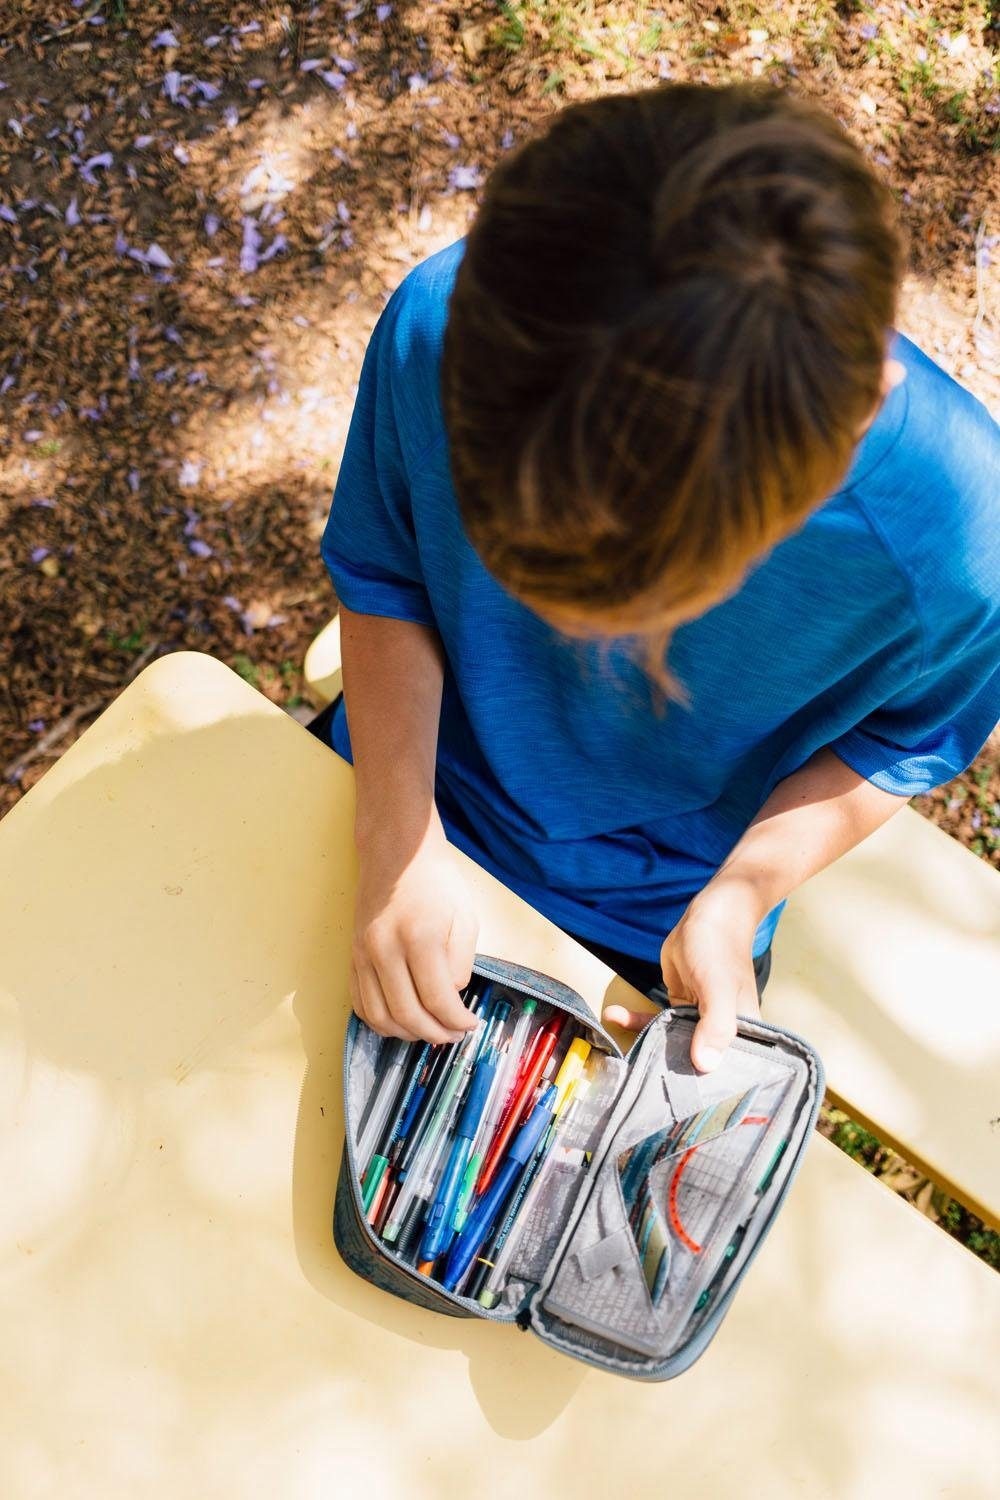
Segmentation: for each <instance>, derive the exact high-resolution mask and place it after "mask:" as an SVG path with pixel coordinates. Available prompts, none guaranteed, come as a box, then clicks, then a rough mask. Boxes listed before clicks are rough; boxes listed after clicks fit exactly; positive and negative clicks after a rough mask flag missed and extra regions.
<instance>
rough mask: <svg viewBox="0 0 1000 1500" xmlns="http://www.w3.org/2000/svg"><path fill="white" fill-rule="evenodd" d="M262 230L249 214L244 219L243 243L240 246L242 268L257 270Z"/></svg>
mask: <svg viewBox="0 0 1000 1500" xmlns="http://www.w3.org/2000/svg"><path fill="white" fill-rule="evenodd" d="M259 250H260V230H259V229H258V228H257V225H256V223H255V222H254V220H253V219H251V218H250V217H249V216H247V217H245V218H244V220H243V244H242V246H241V247H240V270H241V271H245V272H247V273H249V272H251V271H256V269H257V266H258V265H259V256H258V251H259Z"/></svg>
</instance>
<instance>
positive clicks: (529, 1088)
mask: <svg viewBox="0 0 1000 1500" xmlns="http://www.w3.org/2000/svg"><path fill="white" fill-rule="evenodd" d="M565 1024H566V1016H565V1015H554V1016H553V1017H552V1019H551V1020H550V1021H549V1023H548V1025H547V1026H543V1027H542V1029H541V1031H540V1032H539V1033H538V1036H537V1038H536V1041H535V1046H534V1048H533V1049H532V1053H531V1061H530V1062H529V1063H528V1065H527V1067H526V1068H525V1070H524V1072H523V1073H522V1074H521V1077H520V1078H519V1079H518V1084H517V1090H516V1092H515V1094H514V1098H513V1099H512V1101H511V1104H510V1107H509V1109H508V1110H507V1113H506V1115H505V1117H504V1119H503V1121H502V1122H501V1125H500V1128H499V1130H498V1131H497V1133H496V1135H495V1136H494V1137H493V1144H492V1145H491V1146H490V1149H489V1150H488V1151H487V1153H486V1160H485V1161H484V1162H483V1170H482V1171H481V1172H480V1174H479V1181H478V1182H477V1183H476V1192H477V1194H480V1195H481V1194H483V1193H485V1192H486V1191H487V1189H488V1188H489V1185H490V1183H491V1182H492V1181H493V1177H494V1175H495V1173H496V1170H497V1167H498V1166H499V1165H500V1158H501V1157H502V1156H503V1153H504V1151H505V1150H506V1148H507V1144H508V1142H509V1141H510V1138H511V1136H512V1135H513V1134H514V1131H515V1129H516V1128H517V1122H518V1120H519V1119H520V1118H521V1115H522V1114H523V1112H524V1106H525V1104H526V1103H527V1102H528V1100H529V1099H530V1097H531V1095H532V1093H533V1091H534V1089H535V1088H536V1086H537V1084H538V1080H539V1079H540V1078H541V1076H542V1074H543V1072H544V1071H545V1064H546V1063H547V1062H548V1060H549V1058H550V1057H551V1056H552V1054H553V1052H554V1051H555V1048H556V1043H557V1042H558V1040H559V1037H560V1035H561V1033H562V1029H563V1027H564V1026H565Z"/></svg>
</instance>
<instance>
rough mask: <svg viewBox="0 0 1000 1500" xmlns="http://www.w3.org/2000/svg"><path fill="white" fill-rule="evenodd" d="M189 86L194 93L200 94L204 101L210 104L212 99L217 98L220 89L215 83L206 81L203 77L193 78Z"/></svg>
mask: <svg viewBox="0 0 1000 1500" xmlns="http://www.w3.org/2000/svg"><path fill="white" fill-rule="evenodd" d="M191 88H192V90H193V92H194V93H196V94H200V95H201V97H202V99H204V100H205V101H206V103H208V104H211V102H212V100H213V99H218V97H219V95H220V94H221V92H222V90H221V88H220V87H219V85H218V84H217V83H206V82H205V80H204V79H203V78H193V79H192V80H191Z"/></svg>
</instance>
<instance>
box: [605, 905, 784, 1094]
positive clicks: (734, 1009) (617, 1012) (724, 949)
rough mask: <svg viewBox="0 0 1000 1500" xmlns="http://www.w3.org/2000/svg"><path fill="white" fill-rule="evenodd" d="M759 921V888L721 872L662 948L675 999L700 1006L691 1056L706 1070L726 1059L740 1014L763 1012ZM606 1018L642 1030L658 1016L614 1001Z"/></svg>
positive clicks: (667, 980) (666, 977)
mask: <svg viewBox="0 0 1000 1500" xmlns="http://www.w3.org/2000/svg"><path fill="white" fill-rule="evenodd" d="M759 921H760V913H759V910H758V906H757V902H756V898H755V893H754V892H752V891H750V890H748V889H747V887H746V886H745V885H744V883H743V882H742V881H736V880H731V879H729V878H727V877H725V876H717V877H716V878H715V879H714V880H712V881H710V882H709V883H708V885H707V886H706V887H705V889H704V890H703V891H701V892H700V893H699V894H698V895H697V896H696V897H695V898H694V900H693V901H692V902H691V904H690V906H689V907H688V909H687V911H686V912H685V913H684V915H683V917H682V918H681V920H680V921H679V922H678V923H677V926H676V927H675V928H674V929H673V931H672V932H671V933H670V935H669V936H668V937H667V939H666V941H665V943H664V944H663V947H662V948H661V950H660V963H661V965H662V968H663V981H664V984H665V985H666V987H667V994H668V995H669V996H670V999H671V1001H672V1002H673V1003H675V1004H678V1005H696V1006H697V1007H698V1011H699V1014H700V1016H701V1019H700V1021H699V1022H698V1025H697V1026H696V1027H695V1032H694V1037H693V1038H692V1041H691V1061H692V1062H693V1063H694V1065H695V1067H696V1068H697V1069H698V1070H699V1071H700V1072H702V1073H710V1072H711V1071H712V1069H713V1068H715V1067H717V1066H718V1065H719V1063H720V1062H721V1061H722V1055H723V1053H724V1052H725V1050H726V1048H727V1047H728V1046H729V1044H730V1042H731V1041H732V1040H733V1038H734V1037H735V1035H736V1018H737V1016H741V1015H744V1016H756V1015H759V1014H760V1005H759V1003H758V1000H757V983H756V980H755V978H754V971H753V959H752V957H751V954H752V951H753V939H754V934H755V932H756V930H757V924H758V922H759ZM604 1019H605V1020H606V1021H611V1022H613V1023H614V1024H615V1025H616V1026H625V1027H627V1028H629V1029H630V1030H639V1029H640V1028H641V1027H643V1026H645V1025H647V1023H648V1022H649V1021H650V1020H651V1019H652V1017H651V1016H650V1015H648V1014H647V1013H646V1012H644V1011H633V1010H629V1009H627V1008H626V1007H625V1006H623V1005H609V1006H608V1007H607V1008H606V1009H605V1012H604Z"/></svg>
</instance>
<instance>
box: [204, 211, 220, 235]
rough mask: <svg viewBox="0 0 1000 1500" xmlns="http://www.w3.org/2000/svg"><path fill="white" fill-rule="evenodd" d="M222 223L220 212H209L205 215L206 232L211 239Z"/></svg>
mask: <svg viewBox="0 0 1000 1500" xmlns="http://www.w3.org/2000/svg"><path fill="white" fill-rule="evenodd" d="M221 223H222V220H221V219H220V218H219V215H218V214H212V213H208V214H206V215H205V233H206V234H207V235H208V237H209V239H211V238H212V236H213V234H218V232H219V225H220V224H221Z"/></svg>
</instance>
